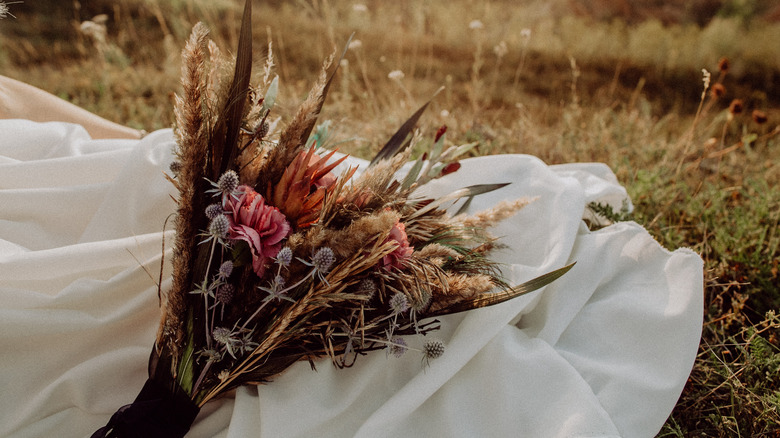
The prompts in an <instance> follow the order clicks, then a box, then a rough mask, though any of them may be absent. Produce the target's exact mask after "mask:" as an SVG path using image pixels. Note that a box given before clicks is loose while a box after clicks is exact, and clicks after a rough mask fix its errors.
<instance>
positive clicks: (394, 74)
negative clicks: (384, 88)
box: [387, 70, 404, 81]
mask: <svg viewBox="0 0 780 438" xmlns="http://www.w3.org/2000/svg"><path fill="white" fill-rule="evenodd" d="M387 77H388V78H389V79H392V80H394V81H400V80H401V79H403V78H404V72H402V71H401V70H393V71H391V72H390V73H388V74H387Z"/></svg>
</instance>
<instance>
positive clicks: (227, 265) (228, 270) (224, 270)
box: [218, 260, 233, 280]
mask: <svg viewBox="0 0 780 438" xmlns="http://www.w3.org/2000/svg"><path fill="white" fill-rule="evenodd" d="M232 273H233V262H231V261H230V260H228V261H226V262H224V263H222V264H221V265H219V272H218V275H219V278H221V279H223V280H224V279H226V278H228V277H230V274H232Z"/></svg>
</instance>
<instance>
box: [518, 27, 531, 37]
mask: <svg viewBox="0 0 780 438" xmlns="http://www.w3.org/2000/svg"><path fill="white" fill-rule="evenodd" d="M520 36H521V37H523V39H526V40H527V39H529V38H531V29H529V28H527V27H526V28H524V29H523V30H521V31H520Z"/></svg>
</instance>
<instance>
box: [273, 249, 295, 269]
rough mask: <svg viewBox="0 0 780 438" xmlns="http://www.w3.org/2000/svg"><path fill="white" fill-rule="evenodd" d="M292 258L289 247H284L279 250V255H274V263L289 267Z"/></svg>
mask: <svg viewBox="0 0 780 438" xmlns="http://www.w3.org/2000/svg"><path fill="white" fill-rule="evenodd" d="M292 258H293V252H292V249H290V247H289V246H285V247H284V248H282V249H281V250H279V253H278V254H276V263H277V264H278V265H279V266H281V267H284V268H286V267H287V266H290V263H292Z"/></svg>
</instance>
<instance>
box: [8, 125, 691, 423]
mask: <svg viewBox="0 0 780 438" xmlns="http://www.w3.org/2000/svg"><path fill="white" fill-rule="evenodd" d="M0 132H2V133H3V134H2V138H0V350H1V351H2V355H0V388H2V396H0V436H3V437H14V438H22V437H42V436H61V437H80V436H89V435H90V434H91V433H92V432H93V431H94V430H95V429H96V428H98V427H100V426H102V425H104V424H105V423H106V422H107V420H108V418H109V417H110V416H111V414H113V412H114V411H115V410H116V409H117V408H119V407H120V406H122V405H124V404H126V403H129V402H130V401H132V400H133V398H134V397H135V395H136V394H137V392H138V391H139V390H140V388H141V386H142V384H143V382H144V380H145V379H146V365H147V359H148V356H149V353H150V351H151V347H152V343H153V341H154V335H155V331H156V327H157V323H158V320H159V311H158V307H157V306H158V302H157V288H156V286H155V281H156V279H157V276H158V275H159V270H160V258H161V239H162V236H163V232H162V228H163V223H164V221H165V219H166V217H168V216H169V215H170V214H171V213H172V212H173V211H174V207H175V206H174V203H173V201H172V200H171V198H170V197H169V194H173V193H174V189H173V188H172V186H171V185H170V183H168V182H167V181H165V179H164V178H163V175H162V172H163V171H164V170H165V169H167V166H168V164H169V162H170V160H171V148H172V146H173V142H172V135H171V132H170V131H169V130H163V131H157V132H154V133H152V134H150V135H149V136H147V137H146V138H144V139H143V140H140V141H137V140H91V139H90V138H89V136H88V135H87V133H86V132H85V131H84V130H83V129H82V128H81V127H80V126H77V125H69V124H64V123H47V124H37V123H33V122H28V121H22V120H5V121H0ZM353 162H359V160H353ZM462 165H463V166H462V168H461V169H460V170H459V171H458V172H456V173H454V174H452V175H449V176H448V177H445V178H443V179H440V180H436V181H434V182H433V183H431V184H430V187H429V188H428V190H429V191H430V193H432V194H439V195H440V194H444V193H446V192H448V191H451V190H453V189H455V188H460V187H464V186H467V185H470V184H477V183H491V182H512V185H510V186H509V187H506V188H503V189H501V190H498V191H495V192H492V193H488V194H486V195H482V196H479V197H477V198H476V199H475V200H474V203H473V207H472V208H473V209H474V210H478V209H482V208H485V207H488V206H490V205H492V204H494V203H495V202H497V201H499V200H501V199H506V198H516V197H520V196H531V197H534V196H538V197H539V198H538V200H536V201H535V202H533V203H532V204H531V205H529V206H528V207H526V208H525V209H523V210H522V211H521V212H520V213H519V214H517V215H516V216H515V217H513V218H511V219H509V220H507V221H505V222H504V223H502V224H501V225H500V226H498V227H497V228H496V229H495V230H494V233H495V234H496V235H499V236H502V239H503V242H504V243H506V244H508V245H509V248H508V249H506V250H504V251H502V252H501V253H499V254H498V258H499V259H500V260H499V261H501V262H502V263H505V264H506V269H505V274H506V276H507V278H508V280H509V281H510V283H520V282H523V281H526V280H529V279H531V278H533V277H535V276H537V275H540V274H543V273H546V272H548V271H551V270H553V269H556V268H559V267H561V266H564V265H565V264H567V263H570V262H573V261H576V262H577V265H576V266H575V267H574V268H573V269H572V270H571V271H570V272H569V273H567V274H566V275H565V276H564V277H563V278H561V279H559V280H557V281H556V282H555V283H553V284H552V285H550V286H548V287H546V288H544V289H543V290H541V291H537V292H534V293H533V294H529V295H527V296H523V297H520V298H518V299H515V300H512V301H510V302H507V303H504V304H502V305H499V306H494V307H491V308H486V309H479V310H477V311H471V312H467V313H465V314H458V315H451V316H449V317H445V318H444V319H443V328H442V330H441V331H439V332H436V333H434V334H433V337H436V338H439V339H442V340H444V341H445V343H446V345H447V349H446V352H445V354H444V356H443V357H441V358H440V359H437V360H435V361H432V362H431V365H430V367H428V368H425V367H423V366H422V364H421V360H420V356H419V355H416V354H414V352H408V353H407V354H406V355H405V356H404V357H402V358H400V359H396V358H394V357H387V356H386V355H385V354H384V353H382V352H374V353H371V354H369V355H367V356H365V357H361V358H359V360H358V362H357V364H356V365H355V366H354V367H353V368H350V369H344V370H337V369H335V368H334V367H333V366H332V365H331V364H330V363H329V362H328V361H327V360H325V361H321V362H320V363H318V368H317V372H314V371H311V369H310V367H309V364H308V363H298V364H296V365H294V366H293V367H292V368H290V369H289V370H288V371H287V372H286V373H284V374H283V375H282V376H280V377H279V378H278V379H277V380H276V381H274V382H272V383H270V384H268V385H263V386H260V387H243V388H241V389H239V390H237V391H236V393H235V396H234V397H226V398H223V399H221V400H218V401H216V402H213V403H210V404H208V405H207V406H206V407H205V408H204V409H203V410H202V412H201V414H200V415H199V417H198V419H197V420H196V423H195V425H194V426H193V428H192V430H191V432H190V433H189V434H188V437H212V436H217V437H236V438H239V437H274V438H278V437H311V436H321V437H346V436H357V437H372V438H373V437H391V436H392V437H397V436H413V437H429V436H447V437H482V436H495V437H509V436H528V437H613V436H625V437H651V436H654V435H655V434H656V433H657V432H658V430H659V429H660V428H661V426H662V424H663V422H664V421H665V419H666V417H667V416H668V415H669V413H670V412H671V409H672V408H673V406H674V404H675V402H676V400H677V398H678V396H679V394H680V392H681V390H682V387H683V385H684V383H685V381H686V378H687V376H688V374H689V372H690V369H691V366H692V364H693V361H694V357H695V354H696V349H697V345H698V340H699V336H700V331H701V319H702V314H701V312H702V262H701V259H700V258H699V257H698V256H697V255H696V254H694V253H693V252H692V251H690V250H687V249H681V250H677V251H674V252H668V251H666V250H665V249H662V248H661V247H660V246H659V245H658V244H657V243H656V242H655V241H654V240H653V239H652V238H651V237H650V235H649V234H648V233H647V232H646V231H645V230H644V229H643V228H642V227H641V226H639V225H637V224H635V223H632V222H626V223H619V224H616V225H612V226H609V227H606V228H604V229H601V230H599V231H597V232H589V231H588V230H587V229H586V228H585V227H584V225H583V222H582V220H581V218H582V216H583V213H584V211H585V206H586V204H587V203H588V202H591V201H600V202H606V203H610V204H611V205H613V206H615V207H616V208H620V206H621V204H622V202H623V200H624V199H626V194H625V190H624V189H623V188H622V187H620V185H619V184H618V183H617V181H616V179H615V177H614V175H613V174H612V172H611V171H610V170H609V169H608V168H607V167H606V166H604V165H601V164H571V165H561V166H547V165H545V164H544V163H542V162H541V161H540V160H538V159H536V158H534V157H530V156H524V155H505V156H493V157H482V158H475V159H469V160H464V161H463V162H462ZM165 237H166V241H167V242H171V237H172V232H171V231H167V232H166V233H165ZM168 247H170V245H168ZM166 254H167V258H166V262H168V261H170V251H167V252H166ZM166 264H167V263H166ZM141 265H143V266H141ZM166 269H167V268H166ZM146 271H148V273H147V272H146ZM163 278H164V281H163V287H164V288H165V287H168V286H170V280H169V273H168V272H167V270H166V272H165V273H164V276H163ZM514 323H516V325H513V324H514ZM409 342H410V344H411V345H412V346H418V347H419V346H420V345H421V343H422V341H421V340H419V339H409Z"/></svg>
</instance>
